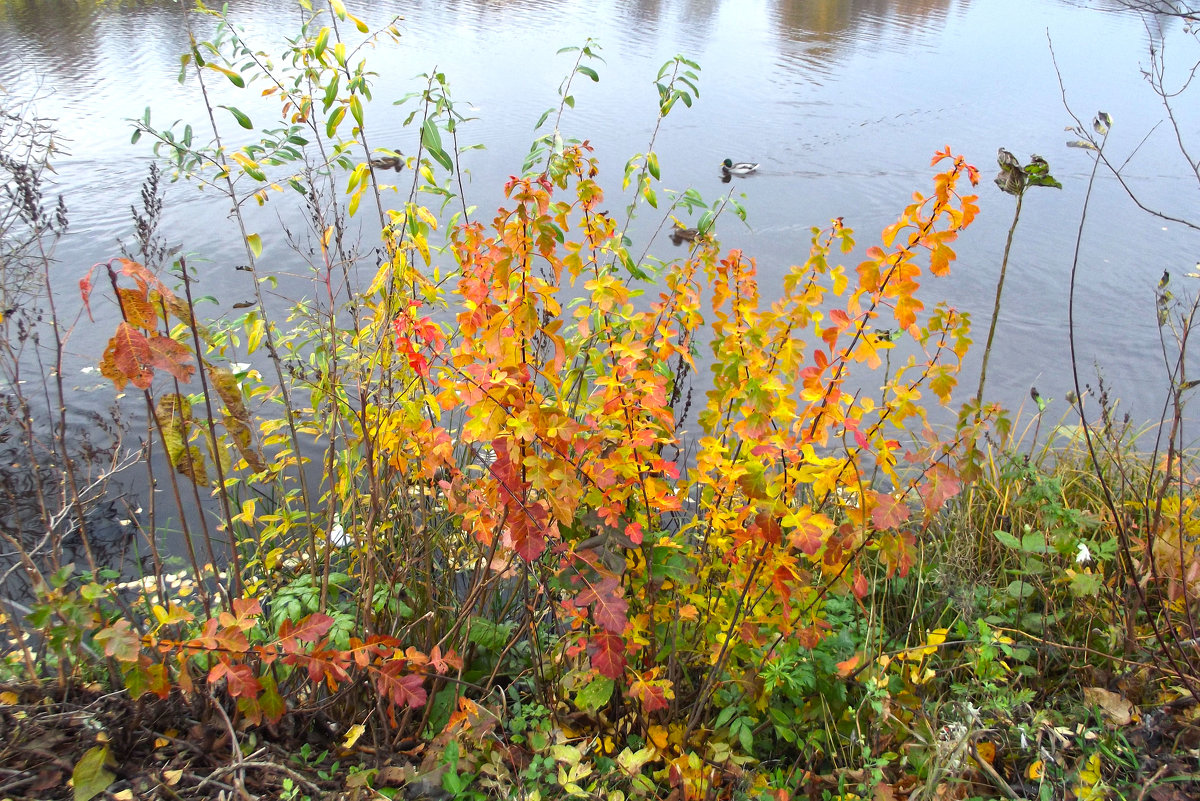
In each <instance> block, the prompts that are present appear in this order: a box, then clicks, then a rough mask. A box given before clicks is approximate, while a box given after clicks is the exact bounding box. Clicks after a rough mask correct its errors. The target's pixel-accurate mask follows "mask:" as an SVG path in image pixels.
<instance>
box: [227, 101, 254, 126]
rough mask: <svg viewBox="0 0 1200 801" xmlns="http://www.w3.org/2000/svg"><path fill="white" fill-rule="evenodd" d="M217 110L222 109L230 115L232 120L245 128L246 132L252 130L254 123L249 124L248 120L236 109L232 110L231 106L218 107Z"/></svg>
mask: <svg viewBox="0 0 1200 801" xmlns="http://www.w3.org/2000/svg"><path fill="white" fill-rule="evenodd" d="M218 108H223V109H225V110H226V111H228V112H229V113H230V114H232V115H233V118H234V119H235V120H237V124H238V125H240V126H242V127H243V128H245V129H246V130H247V131H249V130H253V128H254V123H252V122H250V118H249V117H247V116H246V115H245V114H243V113H242V112H241V111H239V110H238V109H236V108H234V107H233V106H218Z"/></svg>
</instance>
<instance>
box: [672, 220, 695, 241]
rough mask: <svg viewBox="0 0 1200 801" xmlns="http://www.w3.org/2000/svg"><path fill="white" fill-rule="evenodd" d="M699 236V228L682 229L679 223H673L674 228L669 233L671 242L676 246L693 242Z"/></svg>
mask: <svg viewBox="0 0 1200 801" xmlns="http://www.w3.org/2000/svg"><path fill="white" fill-rule="evenodd" d="M699 236H700V229H699V228H684V227H683V225H682V224H681V223H679V222H676V223H675V228H674V230H672V231H671V241H672V242H674V243H675V244H676V245H678V244H680V243H681V242H695V241H696V239H697V238H698V237H699Z"/></svg>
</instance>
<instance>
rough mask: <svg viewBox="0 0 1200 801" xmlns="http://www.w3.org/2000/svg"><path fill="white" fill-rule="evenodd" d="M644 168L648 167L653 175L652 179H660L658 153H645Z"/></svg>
mask: <svg viewBox="0 0 1200 801" xmlns="http://www.w3.org/2000/svg"><path fill="white" fill-rule="evenodd" d="M646 169H648V170H649V171H650V174H651V175H653V176H654V180H656V181H661V180H662V172H660V170H659V167H658V154H657V153H647V154H646Z"/></svg>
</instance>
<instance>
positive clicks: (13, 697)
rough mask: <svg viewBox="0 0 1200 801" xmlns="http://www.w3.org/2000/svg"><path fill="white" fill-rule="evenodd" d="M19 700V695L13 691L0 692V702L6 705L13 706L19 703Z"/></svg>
mask: <svg viewBox="0 0 1200 801" xmlns="http://www.w3.org/2000/svg"><path fill="white" fill-rule="evenodd" d="M20 701H21V698H20V696H18V695H17V694H16V693H14V692H3V693H0V704H5V705H7V706H13V705H14V704H18V703H20Z"/></svg>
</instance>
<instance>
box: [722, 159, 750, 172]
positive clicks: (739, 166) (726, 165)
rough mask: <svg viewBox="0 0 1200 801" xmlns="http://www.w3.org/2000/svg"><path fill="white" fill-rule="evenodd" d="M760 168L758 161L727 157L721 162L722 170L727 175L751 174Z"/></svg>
mask: <svg viewBox="0 0 1200 801" xmlns="http://www.w3.org/2000/svg"><path fill="white" fill-rule="evenodd" d="M757 169H758V162H756V161H755V162H750V161H737V162H735V161H734V160H733V159H725V161H723V162H721V172H722V173H724V174H725V175H749V174H750V173H752V172H754V171H755V170H757Z"/></svg>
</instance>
